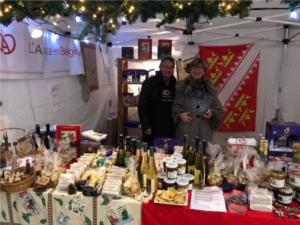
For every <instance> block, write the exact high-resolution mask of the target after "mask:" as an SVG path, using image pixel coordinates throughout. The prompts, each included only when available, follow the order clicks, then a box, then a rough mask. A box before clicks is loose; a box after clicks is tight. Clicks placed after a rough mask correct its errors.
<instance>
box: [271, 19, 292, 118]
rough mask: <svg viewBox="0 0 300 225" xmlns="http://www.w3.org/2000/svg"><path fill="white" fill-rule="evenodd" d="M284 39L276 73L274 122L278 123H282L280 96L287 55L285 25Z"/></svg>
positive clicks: (286, 31) (281, 101)
mask: <svg viewBox="0 0 300 225" xmlns="http://www.w3.org/2000/svg"><path fill="white" fill-rule="evenodd" d="M283 28H284V38H283V40H282V42H283V48H282V56H281V66H280V71H279V73H278V88H277V99H278V102H277V109H276V112H275V118H274V119H275V120H276V119H277V120H278V121H284V118H283V115H282V109H283V102H284V101H283V100H284V99H283V96H282V88H283V80H284V75H285V74H284V72H285V65H286V55H287V54H286V53H287V46H288V43H289V26H288V25H285V26H284V27H283Z"/></svg>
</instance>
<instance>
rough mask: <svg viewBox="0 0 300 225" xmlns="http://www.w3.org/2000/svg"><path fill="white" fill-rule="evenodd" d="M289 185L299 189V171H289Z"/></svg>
mask: <svg viewBox="0 0 300 225" xmlns="http://www.w3.org/2000/svg"><path fill="white" fill-rule="evenodd" d="M289 183H290V184H291V185H293V186H296V187H300V171H296V170H292V171H290V173H289Z"/></svg>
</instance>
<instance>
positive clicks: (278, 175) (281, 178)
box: [270, 170, 286, 188]
mask: <svg viewBox="0 0 300 225" xmlns="http://www.w3.org/2000/svg"><path fill="white" fill-rule="evenodd" d="M285 177H286V174H285V172H283V171H280V170H272V172H271V176H270V185H271V186H272V187H274V188H283V187H284V185H285Z"/></svg>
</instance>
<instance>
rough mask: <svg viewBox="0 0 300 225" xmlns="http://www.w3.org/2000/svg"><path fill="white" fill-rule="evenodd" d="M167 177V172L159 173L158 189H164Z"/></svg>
mask: <svg viewBox="0 0 300 225" xmlns="http://www.w3.org/2000/svg"><path fill="white" fill-rule="evenodd" d="M165 177H166V174H165V173H163V172H160V173H157V189H163V188H164V179H165Z"/></svg>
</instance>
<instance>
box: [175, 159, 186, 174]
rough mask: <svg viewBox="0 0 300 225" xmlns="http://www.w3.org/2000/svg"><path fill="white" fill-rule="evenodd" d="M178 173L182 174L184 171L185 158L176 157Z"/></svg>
mask: <svg viewBox="0 0 300 225" xmlns="http://www.w3.org/2000/svg"><path fill="white" fill-rule="evenodd" d="M177 163H178V175H183V174H185V172H186V160H185V159H178V160H177Z"/></svg>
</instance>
